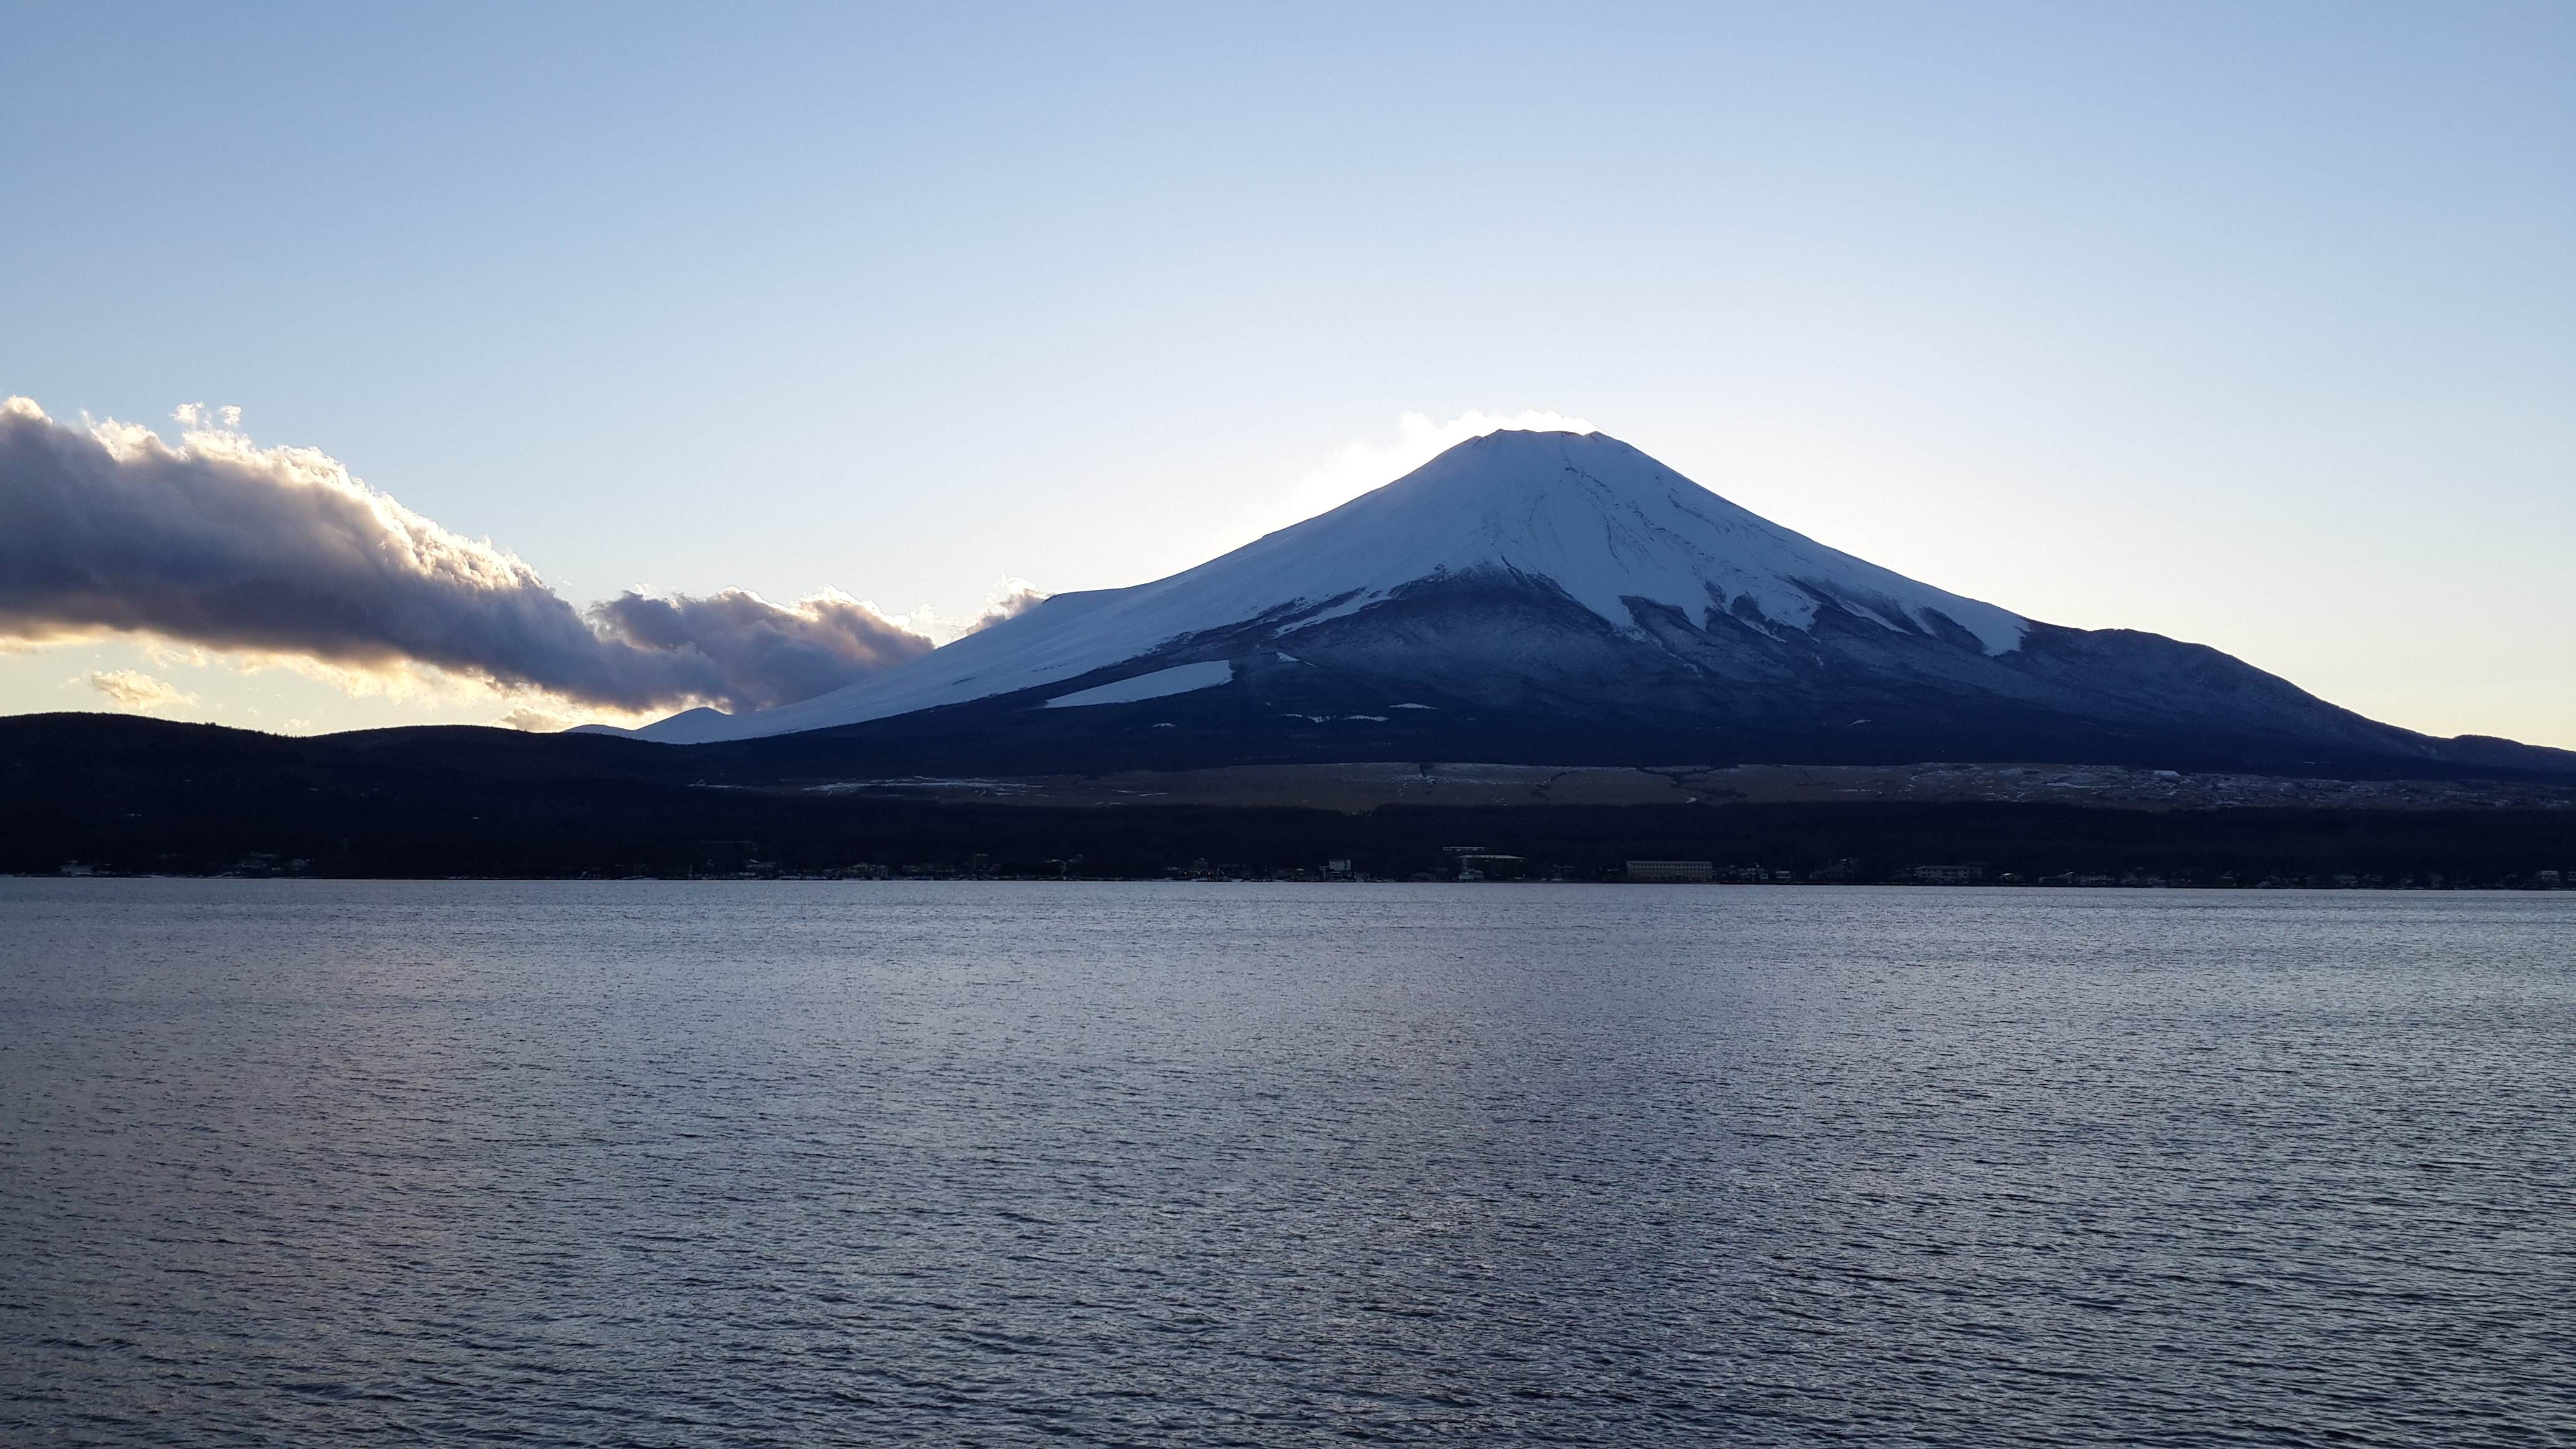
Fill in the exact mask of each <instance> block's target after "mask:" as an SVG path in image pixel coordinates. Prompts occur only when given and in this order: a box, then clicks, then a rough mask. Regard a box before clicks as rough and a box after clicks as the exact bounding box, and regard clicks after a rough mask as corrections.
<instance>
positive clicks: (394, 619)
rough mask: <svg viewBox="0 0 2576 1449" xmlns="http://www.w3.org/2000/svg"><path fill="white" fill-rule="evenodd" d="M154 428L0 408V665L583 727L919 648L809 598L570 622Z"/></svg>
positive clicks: (653, 603)
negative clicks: (125, 659)
mask: <svg viewBox="0 0 2576 1449" xmlns="http://www.w3.org/2000/svg"><path fill="white" fill-rule="evenodd" d="M172 416H173V418H174V420H175V421H176V422H177V423H178V424H179V426H180V428H181V430H182V431H181V433H180V437H179V441H178V443H177V444H176V445H175V446H174V445H172V444H171V443H169V442H166V441H164V440H163V439H162V438H161V437H160V436H159V435H158V434H156V433H155V432H153V431H152V430H151V429H149V428H145V427H142V426H139V425H136V424H131V423H122V422H118V421H115V420H113V419H109V420H104V421H90V420H87V419H84V421H83V424H82V425H79V426H75V425H71V424H66V423H60V422H56V421H55V420H53V419H51V418H48V417H47V416H46V415H45V414H44V412H43V410H42V409H40V408H38V407H37V405H36V404H35V403H33V402H31V401H29V400H28V399H25V398H10V399H7V400H6V401H5V402H0V647H17V648H24V647H28V646H33V645H52V644H64V643H73V642H81V641H87V640H94V639H97V638H99V637H101V636H104V635H109V634H117V635H126V636H134V637H140V638H143V639H147V640H151V641H155V642H154V643H153V645H152V647H153V648H155V649H156V650H162V651H167V652H168V654H169V655H170V657H171V658H172V659H173V660H174V661H177V660H178V659H179V658H180V657H181V656H185V659H184V662H187V663H191V664H202V663H204V662H207V661H208V660H209V658H220V659H221V660H222V661H223V662H225V663H227V664H230V665H231V666H233V667H235V668H238V669H245V670H254V671H255V670H258V669H261V668H270V667H285V668H292V669H294V670H296V671H298V672H300V673H304V674H307V675H311V676H313V677H316V678H320V679H323V680H326V681H327V682H329V683H331V684H333V685H334V686H336V687H337V688H339V689H341V690H342V691H343V692H345V693H349V694H352V695H369V694H380V695H391V696H395V697H404V696H409V695H414V694H418V693H422V692H425V691H439V690H447V689H454V688H459V687H462V688H466V689H470V690H478V691H481V692H483V693H485V694H486V695H487V696H488V695H489V694H493V693H498V694H501V695H504V696H507V697H511V698H513V699H516V698H519V697H523V696H544V697H547V698H550V699H552V700H554V701H556V702H558V703H559V704H563V705H566V706H574V707H581V708H586V709H587V710H589V711H590V712H591V714H592V717H599V716H600V715H602V714H607V715H611V716H617V717H634V716H637V715H647V714H650V713H652V712H656V711H660V710H666V709H669V708H673V707H681V706H687V705H692V704H702V703H703V704H715V705H719V706H722V707H724V708H728V709H757V708H765V707H768V706H771V705H777V704H784V703H789V702H792V701H794V700H798V699H804V698H808V697H811V696H812V695H815V694H819V693H823V692H826V691H828V690H831V689H836V688H839V687H840V686H841V685H844V684H847V683H849V682H851V681H852V680H854V679H857V678H858V677H860V676H861V675H864V674H866V673H868V672H870V671H872V670H877V669H882V668H886V667H889V666H891V665H894V664H899V663H902V662H903V661H904V660H907V659H910V658H914V657H916V656H918V655H921V654H923V653H926V652H928V651H929V650H930V649H931V648H932V647H933V641H932V639H931V638H930V637H929V636H927V635H925V634H923V633H920V632H917V631H915V630H912V629H908V628H906V627H904V625H903V624H902V622H901V621H899V620H897V619H894V618H891V617H889V616H887V615H886V614H884V613H882V612H881V611H879V610H878V609H877V608H876V606H874V605H873V604H870V603H868V602H866V601H865V600H861V599H854V598H852V597H850V596H848V595H846V594H842V593H839V592H837V591H829V590H827V591H825V592H824V593H821V594H816V595H812V596H810V597H807V598H803V599H799V600H796V601H795V602H793V603H783V604H782V603H773V602H771V601H769V600H766V599H763V598H761V597H760V596H759V595H757V594H754V593H752V592H750V591H748V590H742V589H727V590H724V591H721V592H719V593H716V594H713V595H709V596H691V595H682V594H671V595H663V594H657V593H653V592H650V591H647V590H643V589H633V590H629V591H627V592H626V593H624V594H621V595H619V596H618V597H617V598H614V599H611V600H608V601H606V602H604V603H600V604H597V605H593V606H592V607H590V608H589V609H586V610H585V609H580V608H576V607H575V606H574V605H573V604H571V603H569V602H567V601H566V600H564V599H563V598H562V597H560V596H558V595H557V594H556V593H555V592H554V591H553V589H552V588H551V587H550V586H549V585H547V583H546V582H545V580H544V579H543V578H541V577H540V576H539V575H538V574H537V572H536V571H535V570H534V569H533V568H531V567H530V566H529V565H528V564H526V563H525V562H522V561H521V560H520V559H518V558H516V557H515V556H513V555H510V554H508V553H505V552H502V551H501V550H499V549H497V548H495V547H494V546H493V545H491V544H490V543H488V542H480V541H477V540H474V539H469V538H465V537H463V536H461V535H459V534H456V533H454V532H451V531H450V530H448V529H446V528H443V527H441V526H440V525H439V524H437V523H436V522H435V521H433V520H431V519H428V518H425V517H423V516H421V515H420V514H417V513H414V512H412V511H411V510H410V509H407V508H405V507H403V506H402V504H400V503H399V502H397V501H395V500H394V499H393V498H391V497H389V496H387V495H386V494H383V493H380V492H377V491H376V490H375V489H372V488H370V487H368V486H367V485H366V484H365V483H364V482H362V481H360V480H359V479H357V478H355V477H353V476H352V475H351V474H350V473H349V471H348V470H347V469H346V468H345V467H343V466H342V465H341V464H340V463H339V462H338V461H337V460H335V459H333V458H331V457H329V456H327V455H326V454H323V453H321V452H318V451H316V450H313V449H309V448H289V447H270V448H263V447H261V446H259V445H258V444H257V443H255V442H254V441H252V440H251V439H250V438H249V437H248V436H246V435H245V434H243V433H242V432H240V431H239V424H240V420H241V410H240V409H239V408H237V407H232V406H221V407H211V408H210V407H208V406H206V405H205V404H202V403H188V404H185V405H182V406H181V407H179V408H178V409H176V410H175V411H174V413H173V414H172ZM988 612H989V611H988ZM977 626H978V621H970V622H969V623H968V624H967V625H966V626H965V628H962V629H960V630H958V631H957V632H965V631H966V629H971V628H973V627H977ZM100 687H101V689H102V692H108V689H107V686H100ZM136 687H137V688H139V687H140V686H136ZM114 697H116V696H115V695H113V694H111V698H114ZM531 707H535V706H531Z"/></svg>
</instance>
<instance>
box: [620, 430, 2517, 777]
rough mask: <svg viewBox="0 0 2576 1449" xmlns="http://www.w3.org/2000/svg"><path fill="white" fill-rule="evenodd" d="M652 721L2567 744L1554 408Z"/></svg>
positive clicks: (1522, 738) (832, 738)
mask: <svg viewBox="0 0 2576 1449" xmlns="http://www.w3.org/2000/svg"><path fill="white" fill-rule="evenodd" d="M817 732H822V733H817ZM640 733H641V734H642V736H643V737H644V738H646V739H651V740H658V741H662V742H665V743H677V744H699V743H716V742H758V741H762V740H776V741H777V745H778V748H779V749H780V750H783V751H784V752H785V753H786V754H792V755H815V756H817V757H818V758H820V757H824V756H846V757H851V762H852V763H857V762H858V761H859V760H860V759H864V758H869V757H873V758H875V759H876V760H877V761H878V762H879V763H880V764H883V765H885V766H887V767H889V768H891V767H894V766H896V765H898V764H903V763H906V762H909V763H910V764H912V765H920V766H924V767H936V768H962V769H985V770H1009V769H1025V768H1032V767H1034V766H1033V762H1034V761H1037V760H1041V759H1043V760H1045V761H1047V762H1048V765H1047V767H1048V768H1052V769H1076V770H1079V769H1088V768H1106V767H1108V765H1109V763H1110V762H1113V761H1114V762H1115V763H1116V764H1117V765H1118V766H1119V767H1134V766H1135V765H1137V764H1138V763H1140V762H1151V761H1153V760H1156V759H1169V760H1171V761H1173V762H1175V763H1177V762H1179V761H1182V760H1188V761H1190V762H1193V763H1200V764H1207V763H1233V762H1249V761H1255V760H1261V761H1268V760H1289V759H1306V760H1325V759H1394V758H1438V759H1450V760H1468V759H1487V760H1495V761H1498V762H1500V761H1506V760H1511V761H1528V762H1561V763H1576V762H1578V761H1577V759H1576V756H1577V755H1580V756H1581V757H1582V758H1581V760H1580V762H1583V763H1648V762H1660V761H1669V760H1682V759H1692V760H1710V761H1714V760H1719V759H1733V760H1753V759H1764V758H1768V759H1778V760H1791V759H1796V760H1804V761H1812V762H1832V761H1839V760H1848V761H1850V762H1863V761H1879V760H1896V759H2012V758H2019V759H2050V760H2061V761H2067V762H2093V761H2099V762H2104V763H2127V764H2137V763H2142V762H2151V761H2157V760H2161V759H2164V758H2168V757H2170V758H2171V759H2173V760H2176V761H2181V760H2184V759H2189V760H2190V761H2192V762H2194V763H2196V764H2200V765H2203V766H2216V765H2220V764H2231V765H2233V764H2241V765H2244V766H2246V767H2260V768H2284V767H2297V766H2302V765H2305V764H2315V763H2322V762H2323V761H2325V760H2327V759H2329V758H2331V759H2334V760H2344V761H2351V760H2368V759H2377V758H2389V759H2404V760H2414V761H2429V762H2453V763H2473V762H2475V763H2486V764H2493V765H2501V766H2504V767H2507V768H2531V769H2544V770H2546V769H2555V768H2563V763H2562V762H2560V761H2555V760H2552V759H2551V758H2549V757H2552V756H2556V755H2558V752H2551V751H2530V752H2517V751H2518V747H2511V746H2504V747H2502V748H2503V751H2504V753H2503V755H2501V756H2499V755H2498V754H2497V753H2496V749H2495V748H2494V747H2491V746H2486V745H2474V744H2470V743H2466V742H2445V741H2438V740H2433V739H2430V738H2428V737H2426V736H2422V735H2417V734H2414V733H2412V732H2410V731H2405V730H2400V729H2396V728H2393V727H2390V726H2386V725H2381V724H2377V723H2375V722H2373V721H2370V720H2367V719H2364V718H2362V717H2361V716H2359V715H2355V714H2352V713H2351V712H2349V711H2346V710H2342V709H2338V708H2336V707H2335V706H2333V705H2330V704H2327V703H2325V702H2324V701H2322V700H2319V699H2316V698H2315V697H2313V696H2311V695H2308V694H2306V693H2305V692H2303V691H2301V690H2299V689H2298V688H2296V687H2295V686H2293V685H2291V684H2289V683H2288V682H2286V681H2284V680H2281V679H2278V678H2276V677H2274V676H2272V675H2269V674H2265V673H2263V672H2262V671H2260V670H2257V669H2255V668H2253V667H2252V666H2250V665H2247V664H2244V663H2243V662H2241V661H2239V660H2236V659H2233V658H2230V657H2229V656H2227V655H2225V654H2222V653H2220V652H2218V651H2216V650H2213V649H2208V648H2205V647H2202V646H2198V645H2191V644H2183V643H2179V642H2176V641H2174V640H2171V639H2166V638H2162V637H2161V636H2157V635H2153V634H2144V633H2138V632H2134V631H2127V630H2098V631H2087V630H2076V629H2066V628H2061V627H2058V626H2055V625H2049V624H2044V623H2039V622H2037V621H2034V620H2030V619H2026V618H2023V617H2021V616H2020V615H2017V614H2013V613H2011V612H2009V611H2007V610H2004V609H2001V608H1997V607H1996V606H1994V605H1991V604H1986V603H1981V602H1978V601H1976V600H1973V599H1968V598H1963V597H1961V596H1959V595H1956V594H1952V593H1948V592H1946V591H1943V590H1940V589H1936V588H1933V587H1931V586H1930V585H1927V584H1922V583H1918V582H1916V581H1914V580H1912V579H1908V578H1906V577H1904V576H1902V575H1899V574H1896V573H1893V572H1890V571H1889V570H1886V569H1882V568H1879V567H1878V566H1876V565H1874V564H1870V563H1868V562H1865V561H1863V560H1861V559H1857V558H1854V557H1852V556H1851V555H1848V554H1845V553H1841V552H1839V551H1837V550H1835V549H1832V548H1828V547H1826V546H1824V545H1822V544H1819V543H1817V542H1815V541H1814V540H1812V539H1808V538H1806V537H1803V536H1801V535H1799V534H1796V533H1793V532H1791V531H1789V530H1787V529H1784V528H1781V527H1779V526H1777V525H1775V524H1772V523H1769V522H1767V521H1765V520H1763V519H1761V518H1759V517H1756V516H1755V515H1753V514H1751V513H1749V512H1746V511H1745V510H1743V509H1741V508H1738V507H1736V506H1735V505H1734V504H1731V503H1728V502H1727V501H1726V500H1724V499H1722V498H1720V497H1718V496H1717V495H1716V494H1714V493H1711V492H1709V491H1707V490H1706V489H1704V488H1701V487H1700V486H1699V485H1697V484H1695V483H1692V482H1691V481H1690V480H1688V479H1687V478H1684V477H1682V476H1681V475H1679V474H1677V473H1674V472H1673V471H1672V470H1670V469H1668V468H1665V467H1664V466H1663V465H1661V464H1659V463H1657V462H1656V461H1655V460H1654V459H1652V458H1649V457H1647V456H1646V455H1645V454H1643V453H1641V452H1639V451H1637V450H1636V449H1634V448H1632V447H1629V446H1628V445H1627V444H1625V443H1621V442H1619V441H1617V440H1616V439H1613V438H1609V437H1605V436H1602V435H1600V434H1574V433H1528V432H1500V433H1494V434H1491V435H1488V436H1486V437H1483V438H1478V439H1475V440H1473V441H1471V442H1467V443H1463V444H1460V445H1459V446H1457V447H1455V448H1453V449H1451V450H1449V451H1448V452H1446V453H1443V454H1442V455H1440V456H1439V457H1438V458H1435V459H1433V460H1432V461H1431V462H1430V463H1428V464H1425V465H1424V466H1423V467H1422V468H1420V469H1418V470H1416V471H1415V472H1413V473H1411V474H1408V475H1407V476H1405V477H1404V478H1401V479H1398V480H1397V481H1395V482H1393V483H1391V484H1388V485H1387V486H1385V487H1383V488H1380V489H1378V490H1376V491H1374V492H1372V493H1369V494H1367V495H1364V496H1363V497H1361V498H1358V499H1355V500H1353V501H1352V502H1350V503H1347V504H1345V505H1343V506H1342V507H1340V508H1337V509H1334V510H1332V511H1331V512H1329V513H1325V514H1323V515H1320V516H1318V517H1316V518H1312V519H1309V520H1307V521H1306V522H1304V523H1300V524H1297V525H1295V526H1294V527H1291V528H1287V529H1283V530H1281V531H1279V532H1277V533H1274V534H1271V535H1269V536H1267V537H1265V538H1262V539H1260V540H1257V541H1256V542H1254V543H1251V544H1248V545H1246V546H1245V547H1243V548H1240V549H1237V550H1235V551H1234V552H1232V553H1229V554H1226V555H1224V556H1223V557H1220V558H1217V559H1213V560H1211V561H1209V562H1207V563H1205V564H1202V565H1200V566H1198V567H1197V568H1194V569H1190V570H1188V571H1186V572H1183V573H1179V574H1175V575H1173V576H1171V577H1169V578H1166V579H1161V580H1157V581H1155V582H1153V583H1148V584H1141V585H1138V586H1136V587H1133V588H1127V589H1112V590H1101V591H1096V592H1090V593H1080V594H1065V595H1058V596H1056V597H1055V598H1052V599H1049V600H1047V601H1045V602H1044V603H1042V604H1040V605H1038V606H1037V607H1035V608H1032V609H1030V610H1029V611H1027V612H1026V613H1024V614H1022V615H1020V616H1019V617H1017V618H1015V619H1012V620H1010V621H1008V622H1005V623H1003V624H1000V625H997V626H995V627H994V628H991V629H988V630H986V631H984V632H982V633H979V634H975V635H971V636H969V637H967V638H965V639H962V640H959V641H958V642H956V643H954V644H951V645H949V646H947V647H946V648H943V649H939V650H935V651H933V652H932V653H930V654H928V655H925V656H923V657H921V658H919V659H916V660H912V661H910V662H908V663H906V664H903V665H901V666H898V667H896V668H894V669H890V670H887V671H885V672H884V673H881V674H876V675H872V676H869V677H868V678H866V679H863V680H860V681H859V682H857V683H855V684H852V685H850V686H848V687H846V688H843V689H840V690H837V691H834V692H832V693H829V694H825V695H822V696H819V697H817V698H814V699H809V700H805V701H802V702H800V703H797V704H792V705H787V706H783V707H781V708H777V709H772V710H767V711H762V712H759V713H754V714H746V715H740V716H726V715H722V714H718V713H716V712H714V711H711V710H697V711H691V712H690V713H688V714H684V715H679V716H674V717H673V718H671V719H668V720H664V721H662V722H660V723H659V724H656V725H652V726H649V727H647V728H646V729H645V730H643V731H641V732H640ZM809 736H810V737H811V738H807V737H809ZM778 737H791V738H796V739H800V740H801V741H802V742H801V743H795V744H789V743H788V741H787V740H782V739H778ZM2482 750H2483V751H2484V752H2485V753H2484V754H2482V755H2481V754H2480V751H2482ZM2472 756H2476V757H2477V758H2476V760H2474V761H2473V760H2472V759H2471V757H2472ZM933 762H936V763H935V765H934V764H933Z"/></svg>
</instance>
